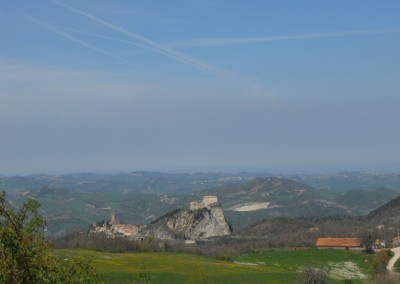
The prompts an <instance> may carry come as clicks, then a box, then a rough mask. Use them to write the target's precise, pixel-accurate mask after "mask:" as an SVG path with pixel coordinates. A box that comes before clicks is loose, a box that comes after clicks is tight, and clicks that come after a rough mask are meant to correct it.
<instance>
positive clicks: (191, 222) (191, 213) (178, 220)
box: [91, 195, 232, 240]
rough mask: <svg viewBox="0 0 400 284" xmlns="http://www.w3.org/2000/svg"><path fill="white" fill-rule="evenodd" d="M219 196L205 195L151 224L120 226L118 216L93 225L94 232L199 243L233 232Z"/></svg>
mask: <svg viewBox="0 0 400 284" xmlns="http://www.w3.org/2000/svg"><path fill="white" fill-rule="evenodd" d="M231 231H232V230H231V228H230V226H229V225H228V223H227V222H226V220H225V216H224V213H223V212H222V208H221V206H220V204H219V202H218V198H217V197H216V196H212V195H208V196H204V197H203V200H202V201H192V202H191V203H190V206H189V208H188V209H176V210H174V211H171V212H169V213H167V214H165V215H164V216H162V217H160V218H158V219H156V220H155V221H153V222H152V223H151V224H148V225H141V226H138V225H133V224H120V223H118V222H117V221H116V217H115V214H114V213H113V214H112V215H111V220H109V221H105V222H100V223H97V224H93V226H92V229H91V232H92V233H103V234H105V235H107V236H110V237H113V236H117V235H120V236H121V235H122V236H126V237H130V238H134V239H144V238H147V237H154V238H157V239H161V240H173V239H186V240H198V239H205V238H209V237H214V236H225V235H229V234H230V233H231Z"/></svg>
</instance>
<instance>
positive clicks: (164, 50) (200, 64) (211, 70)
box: [53, 0, 254, 88]
mask: <svg viewBox="0 0 400 284" xmlns="http://www.w3.org/2000/svg"><path fill="white" fill-rule="evenodd" d="M53 2H54V3H55V4H57V5H60V6H62V7H64V8H66V9H68V10H70V11H73V12H75V13H78V14H80V15H82V16H84V17H86V18H89V19H91V20H93V21H95V22H98V23H100V24H102V25H104V26H106V27H108V28H110V29H113V30H115V31H118V32H120V33H122V34H125V35H127V36H130V37H132V38H135V39H136V40H138V41H140V42H142V43H145V44H146V45H147V46H148V47H149V48H151V49H153V50H154V51H156V52H158V53H161V54H163V55H165V56H168V57H170V58H172V59H174V60H177V61H180V62H183V63H185V64H188V65H190V66H192V67H194V68H196V69H198V70H201V71H203V72H205V73H208V74H214V75H218V76H223V77H225V78H230V79H231V80H234V81H236V82H242V84H244V85H246V86H248V87H251V88H254V84H253V83H251V82H249V81H247V80H245V79H244V78H243V77H241V76H238V75H236V74H233V73H232V72H230V71H228V70H225V69H223V68H220V67H217V66H214V65H211V64H209V63H207V62H204V61H201V60H198V59H195V58H193V57H190V56H187V55H185V54H183V53H181V52H178V51H176V50H173V49H171V48H169V47H167V46H165V45H162V44H159V43H157V42H155V41H152V40H150V39H148V38H146V37H144V36H142V35H139V34H137V33H134V32H131V31H128V30H126V29H124V28H121V27H119V26H117V25H114V24H112V23H110V22H107V21H105V20H102V19H100V18H98V17H96V16H94V15H92V14H89V13H86V12H84V11H81V10H79V9H77V8H74V7H71V6H69V5H67V4H64V3H62V2H60V1H58V0H53Z"/></svg>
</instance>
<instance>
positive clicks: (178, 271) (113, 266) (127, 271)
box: [55, 249, 372, 283]
mask: <svg viewBox="0 0 400 284" xmlns="http://www.w3.org/2000/svg"><path fill="white" fill-rule="evenodd" d="M55 253H56V254H57V255H58V256H60V257H62V258H69V257H71V256H89V257H90V258H92V259H93V261H94V265H95V267H96V268H97V270H98V273H99V275H100V278H101V280H103V281H104V282H105V283H135V282H137V281H138V277H139V275H140V273H141V272H142V273H144V274H146V275H151V282H150V283H293V282H294V281H295V280H296V279H297V278H298V276H299V273H300V271H301V269H302V267H304V265H306V264H311V265H323V266H325V267H326V268H327V270H328V272H329V275H330V276H331V277H332V280H333V283H343V280H346V279H353V283H364V282H365V281H366V280H367V279H368V278H370V270H369V266H370V263H371V262H372V256H371V255H366V254H362V253H358V252H353V251H346V250H317V249H306V250H291V249H279V250H273V251H264V252H259V253H251V254H245V255H241V256H240V257H239V258H237V259H236V260H235V261H234V262H225V261H219V260H216V259H213V258H209V257H204V256H199V255H191V254H177V253H123V254H120V253H104V252H94V251H88V250H57V251H56V252H55Z"/></svg>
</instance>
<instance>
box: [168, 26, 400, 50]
mask: <svg viewBox="0 0 400 284" xmlns="http://www.w3.org/2000/svg"><path fill="white" fill-rule="evenodd" d="M398 32H400V28H395V29H374V30H357V31H342V32H331V33H315V34H302V35H287V36H272V37H250V38H198V39H188V40H178V41H174V42H170V43H168V44H167V45H168V46H169V47H174V48H191V47H205V46H225V45H240V44H252V43H260V42H271V41H284V40H302V39H318V38H329V37H346V36H361V35H374V34H375V35H377V34H389V33H398Z"/></svg>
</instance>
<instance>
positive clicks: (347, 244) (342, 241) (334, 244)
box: [315, 238, 363, 250]
mask: <svg viewBox="0 0 400 284" xmlns="http://www.w3.org/2000/svg"><path fill="white" fill-rule="evenodd" d="M315 246H316V247H317V248H335V249H354V250H361V249H362V248H363V246H362V243H361V240H360V239H358V238H318V240H317V243H316V244H315Z"/></svg>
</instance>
